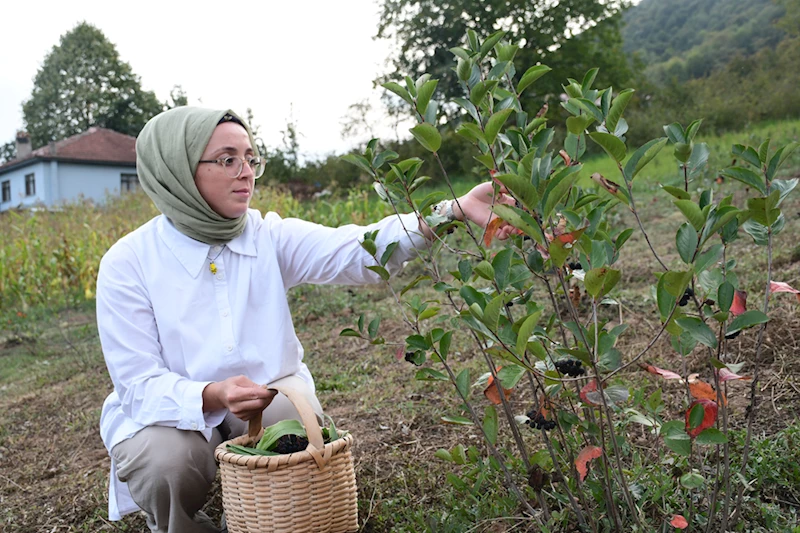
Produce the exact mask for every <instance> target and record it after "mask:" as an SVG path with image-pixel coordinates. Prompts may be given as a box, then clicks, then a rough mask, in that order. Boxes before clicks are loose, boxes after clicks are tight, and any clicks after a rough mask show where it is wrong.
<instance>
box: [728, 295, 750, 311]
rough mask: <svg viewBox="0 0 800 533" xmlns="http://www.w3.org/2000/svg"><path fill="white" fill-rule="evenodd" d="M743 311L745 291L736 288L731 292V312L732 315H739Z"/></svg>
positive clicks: (745, 301) (745, 308)
mask: <svg viewBox="0 0 800 533" xmlns="http://www.w3.org/2000/svg"><path fill="white" fill-rule="evenodd" d="M745 311H747V291H740V290H736V291H734V292H733V303H732V304H731V314H732V315H733V316H739V315H741V314H742V313H744V312H745Z"/></svg>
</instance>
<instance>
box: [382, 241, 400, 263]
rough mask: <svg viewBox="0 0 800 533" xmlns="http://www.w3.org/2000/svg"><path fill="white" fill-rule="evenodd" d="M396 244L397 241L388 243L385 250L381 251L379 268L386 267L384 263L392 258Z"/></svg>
mask: <svg viewBox="0 0 800 533" xmlns="http://www.w3.org/2000/svg"><path fill="white" fill-rule="evenodd" d="M397 244H398V243H397V241H395V242H390V243H389V245H388V246H387V247H386V250H384V251H383V255H381V266H386V263H388V262H389V259H391V258H392V254H393V253H394V251H395V250H396V249H397Z"/></svg>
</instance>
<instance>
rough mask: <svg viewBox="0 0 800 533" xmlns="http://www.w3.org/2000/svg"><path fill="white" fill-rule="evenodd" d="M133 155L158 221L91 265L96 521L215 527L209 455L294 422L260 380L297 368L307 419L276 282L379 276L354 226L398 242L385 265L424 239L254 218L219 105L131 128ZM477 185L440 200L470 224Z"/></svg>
mask: <svg viewBox="0 0 800 533" xmlns="http://www.w3.org/2000/svg"><path fill="white" fill-rule="evenodd" d="M136 155H137V171H138V175H139V180H140V183H141V185H142V188H143V189H144V190H145V191H146V192H147V194H148V195H149V196H150V198H151V199H152V200H153V202H154V203H155V205H156V207H157V208H158V209H159V210H160V211H161V213H162V215H160V216H158V217H156V218H154V219H153V220H151V221H149V222H147V223H146V224H144V225H143V226H141V227H140V228H138V229H136V230H135V231H133V232H132V233H130V234H129V235H126V236H125V237H123V238H122V239H120V240H119V242H117V243H116V244H115V245H114V246H112V247H111V249H110V250H109V251H108V252H107V253H106V255H105V256H104V257H103V260H102V261H101V264H100V270H99V274H98V280H97V318H98V328H99V332H100V340H101V343H102V348H103V353H104V356H105V359H106V364H107V366H108V371H109V374H110V376H111V379H112V381H113V383H114V391H113V392H112V393H111V394H110V395H109V396H108V398H107V399H106V401H105V403H104V405H103V412H102V415H101V421H100V431H101V435H102V438H103V442H104V443H105V445H106V448H107V449H108V450H109V451H110V455H111V459H112V462H111V464H112V466H111V483H110V490H109V493H110V494H109V516H110V518H111V519H112V520H117V519H119V518H121V516H122V515H124V514H127V513H130V512H133V511H135V510H137V509H142V510H143V511H144V512H145V514H146V516H147V523H148V526H149V527H150V529H151V530H152V531H163V532H166V531H171V532H189V531H219V529H218V528H217V527H216V526H215V525H214V524H213V523H212V522H211V521H210V520H209V519H208V517H206V516H205V515H204V514H203V513H202V512H200V511H199V510H200V509H201V507H202V506H203V505H204V503H205V501H206V495H207V492H208V489H209V487H210V486H211V483H212V482H213V480H214V478H215V475H216V463H215V461H214V457H213V451H214V448H215V447H216V446H217V445H218V444H219V443H220V442H222V441H223V440H226V439H228V438H232V437H234V436H238V435H240V434H242V433H243V432H244V431H245V429H246V422H245V421H247V420H249V419H250V418H252V417H253V416H254V415H256V414H257V413H259V412H261V411H263V416H264V418H263V424H264V425H265V426H266V425H270V424H272V423H274V422H276V421H279V420H282V419H286V418H297V413H296V411H295V410H294V408H293V407H292V405H291V404H290V403H289V402H288V400H287V399H286V398H285V397H283V396H282V395H278V396H275V392H274V391H268V390H265V389H264V388H262V387H261V385H262V384H264V383H270V382H273V381H275V380H276V379H279V378H283V377H286V376H298V377H300V378H302V379H303V380H304V381H305V382H306V383H307V384H308V389H309V391H310V392H309V395H310V397H309V401H310V402H311V403H312V405H313V406H314V407H315V409H316V410H317V412H318V413H321V408H320V407H319V402H318V401H317V400H316V397H314V395H313V390H314V388H313V383H314V382H313V380H312V378H311V375H310V373H309V371H308V368H307V367H306V365H305V364H304V363H303V362H302V359H303V348H302V346H301V345H300V342H299V341H298V339H297V336H296V334H295V331H294V327H293V326H292V320H291V316H290V314H289V306H288V302H287V299H286V291H287V290H288V289H290V288H291V287H294V286H296V285H299V284H301V283H320V284H322V283H333V284H350V285H355V284H365V283H375V282H379V281H380V278H379V277H378V276H377V274H375V273H373V272H371V271H370V270H368V269H366V268H365V267H366V266H368V265H373V264H375V263H374V259H373V258H372V257H371V256H369V255H368V254H367V253H366V252H365V251H364V250H363V249H362V248H361V246H360V244H359V238H362V237H363V235H364V233H365V232H366V231H374V230H376V229H377V230H379V232H378V236H377V240H376V244H377V246H378V252H377V253H378V254H382V253H383V250H384V249H385V247H386V246H387V245H388V244H389V243H391V242H394V241H398V242H399V245H398V247H397V249H396V250H395V252H394V254H393V255H392V257H391V259H390V261H389V263H388V264H387V265H386V267H387V269H389V270H390V271H396V270H397V269H398V268H399V267H400V266H401V265H402V263H403V262H404V261H407V260H409V259H412V258H413V257H415V254H416V252H415V249H417V248H424V247H425V246H427V245H428V243H429V239H430V238H432V233H431V230H430V228H428V226H427V225H426V224H425V222H424V221H422V220H420V219H418V218H417V216H416V215H415V214H413V213H412V214H407V215H401V216H390V217H387V218H385V219H383V220H381V221H380V222H377V223H375V224H372V225H370V226H367V227H359V226H354V225H350V226H344V227H341V228H327V227H323V226H320V225H317V224H313V223H310V222H305V221H302V220H297V219H286V220H282V219H281V218H280V217H279V216H278V215H277V214H275V213H268V214H267V215H266V216H265V217H263V218H262V216H261V214H260V213H259V212H258V211H256V210H252V209H249V205H250V199H251V198H252V195H253V189H254V184H255V179H256V178H257V177H259V175H260V174H261V173H262V172H263V163H262V161H261V159H260V157H259V153H258V149H257V148H256V145H255V143H254V141H253V137H252V134H251V132H250V129H249V128H248V127H247V125H246V124H245V123H244V121H242V120H241V119H240V118H239V117H238V116H237V115H236V114H234V113H233V112H231V111H214V110H208V109H200V108H190V107H179V108H176V109H172V110H170V111H167V112H164V113H161V114H160V115H158V116H156V117H154V118H153V119H152V120H150V121H149V122H148V123H147V125H145V127H144V129H143V130H142V132H141V134H140V135H139V138H138V140H137V143H136ZM491 190H492V186H491V184H490V183H485V184H482V185H479V186H478V187H476V188H475V189H473V190H472V191H470V192H469V193H468V194H467V195H465V196H463V197H461V198H460V199H459V201H458V202H457V203H455V204H454V203H452V202H450V203H445V204H443V205H441V206H439V207H440V208H441V212H442V214H443V215H444V216H446V217H448V218H450V219H453V218H459V219H464V218H467V219H469V220H471V221H473V222H475V223H477V224H481V225H484V224H485V223H486V222H487V221H488V220H489V218H490V217H491V216H492V214H491V211H490V209H489V208H490V205H491V197H492V194H491ZM504 201H507V199H504ZM459 206H460V207H459ZM462 210H463V211H462ZM505 231H506V230H505V229H504V230H503V231H502V232H501V236H505V233H504V232H505ZM378 256H380V255H378Z"/></svg>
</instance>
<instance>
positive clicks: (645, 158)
mask: <svg viewBox="0 0 800 533" xmlns="http://www.w3.org/2000/svg"><path fill="white" fill-rule="evenodd" d="M666 144H667V138H666V137H659V138H658V139H653V140H652V141H649V142H647V143H645V144H643V145H642V146H640V147H639V149H638V150H636V151H635V152H634V153H633V155H632V156H631V157H630V159H628V162H627V163H626V164H625V170H624V172H623V174H624V176H625V179H627V180H628V181H632V180H633V178H635V177H636V175H637V174H639V172H641V171H642V169H643V168H644V167H645V166H647V164H648V163H649V162H650V161H652V160H653V158H654V157H655V156H656V155H658V152H660V151H661V149H662V148H664V146H665V145H666Z"/></svg>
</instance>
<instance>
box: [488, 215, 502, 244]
mask: <svg viewBox="0 0 800 533" xmlns="http://www.w3.org/2000/svg"><path fill="white" fill-rule="evenodd" d="M502 223H503V219H502V218H500V217H495V218H493V219H492V221H491V222H489V225H488V226H486V234H485V235H484V236H483V244H485V245H486V247H487V248H488V247H489V246H491V245H492V239H494V235H495V233H497V230H498V229H500V224H502Z"/></svg>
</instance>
